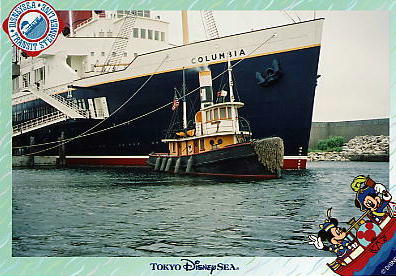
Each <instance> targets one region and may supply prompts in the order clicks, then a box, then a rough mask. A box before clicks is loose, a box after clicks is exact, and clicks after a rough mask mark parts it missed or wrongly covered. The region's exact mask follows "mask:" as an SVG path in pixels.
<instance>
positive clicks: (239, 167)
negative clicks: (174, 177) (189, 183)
mask: <svg viewBox="0 0 396 276" xmlns="http://www.w3.org/2000/svg"><path fill="white" fill-rule="evenodd" d="M269 140H270V141H271V143H272V146H271V147H265V148H264V143H268V141H269ZM274 141H276V142H274ZM260 149H261V150H260ZM282 160H283V143H282V140H281V139H280V138H268V139H262V140H259V141H253V142H248V143H241V144H234V145H230V146H227V147H224V148H221V149H215V150H211V151H208V152H204V153H198V154H192V155H187V156H172V155H169V154H161V153H153V154H150V156H149V159H148V165H149V166H151V167H152V168H154V170H157V171H164V172H171V173H177V174H192V175H211V176H222V177H234V178H267V179H271V178H279V177H280V176H281V167H282Z"/></svg>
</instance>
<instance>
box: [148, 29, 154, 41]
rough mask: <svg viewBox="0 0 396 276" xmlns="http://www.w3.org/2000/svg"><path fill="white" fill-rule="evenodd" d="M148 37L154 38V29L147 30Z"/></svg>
mask: <svg viewBox="0 0 396 276" xmlns="http://www.w3.org/2000/svg"><path fill="white" fill-rule="evenodd" d="M147 34H148V37H147V38H148V39H153V30H147Z"/></svg>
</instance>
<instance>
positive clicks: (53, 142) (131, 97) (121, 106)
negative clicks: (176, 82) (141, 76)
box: [14, 55, 169, 149]
mask: <svg viewBox="0 0 396 276" xmlns="http://www.w3.org/2000/svg"><path fill="white" fill-rule="evenodd" d="M168 58H169V56H168V55H166V56H165V58H164V59H163V60H162V62H161V64H160V65H159V66H158V67H157V68H156V69H155V71H154V72H157V71H158V70H159V68H160V67H161V66H162V65H163V63H164V62H165V60H166V59H168ZM154 75H155V74H154V73H153V74H151V75H150V77H149V78H147V80H146V81H145V82H144V83H143V84H142V85H141V86H140V87H139V88H138V89H137V90H136V91H135V93H133V94H132V96H130V97H129V98H128V99H127V100H126V101H125V102H124V103H123V104H122V105H120V106H119V107H118V108H117V109H116V110H114V111H113V112H112V113H111V114H110V115H109V117H107V118H105V119H103V120H101V121H100V122H99V123H97V124H96V125H94V126H92V127H91V128H89V129H88V130H86V131H84V132H83V133H81V134H79V135H84V134H86V133H88V132H90V131H91V130H93V129H95V128H97V127H98V126H100V125H101V124H103V123H104V122H105V121H107V120H108V119H109V118H110V117H112V116H113V115H114V114H116V113H117V112H118V111H120V110H121V108H123V107H124V106H125V105H126V104H127V103H128V102H130V101H131V100H132V99H133V98H134V97H135V96H136V95H137V94H138V93H139V92H140V91H141V90H142V89H143V87H144V86H146V84H147V83H148V82H149V81H150V80H151V78H152V77H153V76H154ZM79 135H77V136H76V137H78V136H79ZM55 143H62V142H60V141H52V142H47V143H42V144H36V145H30V146H21V147H14V149H18V148H26V147H39V146H46V145H50V144H55Z"/></svg>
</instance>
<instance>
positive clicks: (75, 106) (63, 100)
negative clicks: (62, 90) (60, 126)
mask: <svg viewBox="0 0 396 276" xmlns="http://www.w3.org/2000/svg"><path fill="white" fill-rule="evenodd" d="M50 96H51V97H53V98H55V99H56V100H58V101H59V102H60V103H62V104H64V105H66V106H68V107H70V108H72V109H73V110H75V111H76V112H78V113H79V114H80V115H82V116H84V117H88V116H89V111H88V110H86V109H83V108H81V107H80V106H78V104H77V103H76V102H74V101H73V100H68V99H66V98H64V97H62V96H60V95H57V94H53V95H50Z"/></svg>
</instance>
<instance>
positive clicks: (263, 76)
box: [256, 59, 282, 87]
mask: <svg viewBox="0 0 396 276" xmlns="http://www.w3.org/2000/svg"><path fill="white" fill-rule="evenodd" d="M281 77H282V72H281V70H280V65H279V61H278V60H277V59H274V60H273V61H272V67H268V68H267V69H266V70H265V71H264V72H263V73H260V72H256V79H257V84H258V85H260V86H262V87H266V86H270V85H272V84H274V83H276V82H277V81H278V80H279V79H280V78H281Z"/></svg>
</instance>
